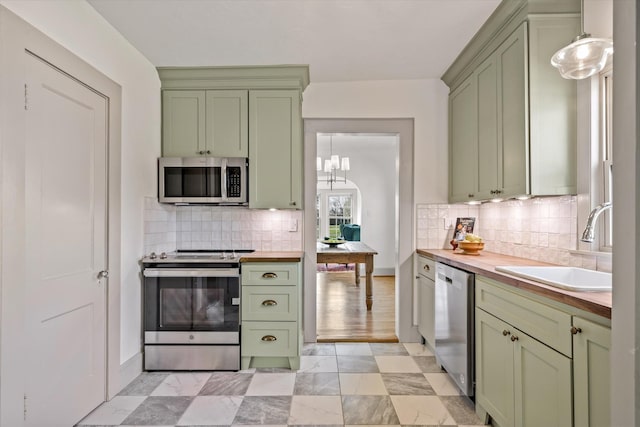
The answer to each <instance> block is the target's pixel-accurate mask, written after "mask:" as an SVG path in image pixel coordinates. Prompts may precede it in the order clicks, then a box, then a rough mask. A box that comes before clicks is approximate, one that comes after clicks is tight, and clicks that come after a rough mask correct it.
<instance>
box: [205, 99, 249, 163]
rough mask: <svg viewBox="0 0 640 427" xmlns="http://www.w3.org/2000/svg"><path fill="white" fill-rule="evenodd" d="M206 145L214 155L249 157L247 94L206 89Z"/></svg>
mask: <svg viewBox="0 0 640 427" xmlns="http://www.w3.org/2000/svg"><path fill="white" fill-rule="evenodd" d="M206 128H207V132H206V138H205V141H206V147H207V152H208V151H211V152H212V153H213V154H212V155H215V156H217V157H248V156H249V94H248V92H247V91H246V90H208V91H207V114H206Z"/></svg>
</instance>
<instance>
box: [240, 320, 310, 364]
mask: <svg viewBox="0 0 640 427" xmlns="http://www.w3.org/2000/svg"><path fill="white" fill-rule="evenodd" d="M240 345H241V348H242V369H248V368H250V367H259V366H258V365H256V363H259V362H258V360H256V361H255V362H256V363H253V364H252V363H251V359H252V358H257V357H259V358H282V359H283V360H282V361H283V362H285V363H288V364H289V365H291V363H290V361H291V360H293V359H298V358H299V355H300V354H299V352H298V323H297V322H242V340H241V343H240ZM285 358H286V359H287V360H284V359H285ZM274 362H275V360H273V361H272V362H269V363H268V367H284V366H273V363H274ZM296 363H297V364H298V365H299V361H298V362H295V361H294V365H295V364H296ZM288 367H290V368H291V369H297V368H298V367H299V366H288Z"/></svg>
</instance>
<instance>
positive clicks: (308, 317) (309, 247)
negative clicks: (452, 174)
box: [304, 119, 420, 342]
mask: <svg viewBox="0 0 640 427" xmlns="http://www.w3.org/2000/svg"><path fill="white" fill-rule="evenodd" d="M333 132H336V133H351V134H395V135H397V136H398V138H399V155H398V166H397V170H398V176H397V180H396V185H397V192H396V194H397V199H396V203H395V207H394V208H395V209H396V218H397V220H396V224H395V227H396V236H397V237H396V242H395V247H396V253H395V257H396V259H395V277H396V287H395V288H396V289H395V292H396V298H395V299H396V302H395V304H396V310H395V313H396V314H395V315H396V322H395V323H396V335H397V337H398V339H399V340H400V342H419V341H420V335H419V333H418V331H417V328H416V326H414V325H413V315H412V313H413V240H414V236H413V229H414V227H413V224H414V217H413V216H414V214H413V213H414V202H413V167H414V166H413V164H414V162H413V146H414V144H413V119H306V120H305V124H304V144H305V171H306V172H305V211H304V219H305V220H304V250H305V264H304V265H305V267H304V268H305V284H304V286H305V289H304V340H305V342H315V341H316V290H317V286H316V275H315V270H316V239H315V237H316V218H315V215H316V213H315V209H313V208H312V207H314V206H315V199H316V185H317V175H316V152H317V151H316V144H317V134H318V133H333ZM374 304H375V295H374Z"/></svg>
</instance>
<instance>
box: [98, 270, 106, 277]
mask: <svg viewBox="0 0 640 427" xmlns="http://www.w3.org/2000/svg"><path fill="white" fill-rule="evenodd" d="M107 277H109V272H108V271H107V270H102V271H101V272H100V273H98V279H106V278H107Z"/></svg>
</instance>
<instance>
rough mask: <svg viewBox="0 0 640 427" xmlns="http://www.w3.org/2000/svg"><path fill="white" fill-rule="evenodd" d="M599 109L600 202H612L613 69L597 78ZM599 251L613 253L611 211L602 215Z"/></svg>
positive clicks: (606, 70) (608, 68)
mask: <svg viewBox="0 0 640 427" xmlns="http://www.w3.org/2000/svg"><path fill="white" fill-rule="evenodd" d="M598 85H599V104H600V105H599V107H600V135H599V136H600V138H599V141H598V146H599V150H598V152H599V155H600V158H599V161H600V164H601V167H602V175H601V179H600V187H601V188H600V189H599V193H600V194H601V198H600V201H601V202H612V198H613V133H612V124H613V68H612V67H611V66H609V67H607V68H605V69H604V70H603V71H602V72H601V73H600V74H599V76H598ZM601 223H602V225H601V227H600V236H599V237H600V240H599V242H598V247H599V250H600V251H602V252H612V251H613V215H612V212H611V209H608V210H606V211H604V212H603V213H602V218H601Z"/></svg>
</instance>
